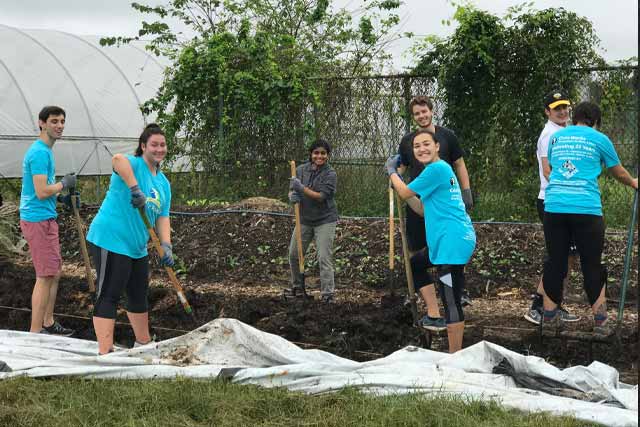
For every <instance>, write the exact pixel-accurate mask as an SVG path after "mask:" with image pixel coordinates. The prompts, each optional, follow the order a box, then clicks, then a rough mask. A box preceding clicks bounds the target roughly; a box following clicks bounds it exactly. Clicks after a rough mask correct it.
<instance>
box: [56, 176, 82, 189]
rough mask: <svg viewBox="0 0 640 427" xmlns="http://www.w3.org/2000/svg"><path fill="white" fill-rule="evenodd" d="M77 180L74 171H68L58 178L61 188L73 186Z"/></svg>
mask: <svg viewBox="0 0 640 427" xmlns="http://www.w3.org/2000/svg"><path fill="white" fill-rule="evenodd" d="M77 181H78V179H77V178H76V174H74V173H68V174H66V175H65V176H63V177H62V180H60V182H61V183H62V189H63V190H64V189H65V188H75V186H76V182H77Z"/></svg>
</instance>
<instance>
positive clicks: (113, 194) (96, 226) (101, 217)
mask: <svg viewBox="0 0 640 427" xmlns="http://www.w3.org/2000/svg"><path fill="white" fill-rule="evenodd" d="M127 159H128V160H129V162H130V163H131V168H132V169H133V174H134V175H135V177H136V180H137V181H138V185H139V186H140V190H142V192H143V193H144V194H145V195H146V196H147V204H146V207H145V210H146V212H147V217H148V218H149V222H151V224H152V225H155V223H156V220H157V219H158V217H160V216H166V217H168V216H169V207H170V206H171V186H170V184H169V180H167V178H166V177H165V176H164V174H163V173H162V172H160V171H158V172H157V174H156V175H155V176H153V175H152V174H151V171H149V168H148V167H147V164H146V163H145V161H144V159H143V158H142V157H135V156H127ZM87 240H88V241H90V242H91V243H93V244H94V245H96V246H99V247H101V248H104V249H106V250H108V251H111V252H114V253H117V254H120V255H126V256H128V257H131V258H134V259H138V258H142V257H144V256H146V255H147V242H148V240H149V232H148V231H147V228H146V227H145V225H144V222H142V218H141V217H140V213H138V210H137V209H135V208H134V207H133V206H132V205H131V191H130V190H129V187H128V186H127V184H126V183H125V182H124V181H123V179H122V178H120V175H118V174H117V173H115V172H114V173H113V174H111V183H110V185H109V191H108V192H107V195H106V197H105V199H104V201H103V202H102V206H100V210H99V211H98V214H97V215H96V217H95V218H94V219H93V222H92V223H91V226H90V227H89V233H88V234H87Z"/></svg>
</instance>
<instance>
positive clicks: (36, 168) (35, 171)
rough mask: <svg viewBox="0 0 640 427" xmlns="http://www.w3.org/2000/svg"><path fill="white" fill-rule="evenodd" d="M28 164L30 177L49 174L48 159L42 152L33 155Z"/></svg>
mask: <svg viewBox="0 0 640 427" xmlns="http://www.w3.org/2000/svg"><path fill="white" fill-rule="evenodd" d="M28 162H29V166H30V167H31V176H33V175H48V174H49V158H48V157H47V156H46V155H45V153H44V151H42V152H36V153H34V155H33V156H31V157H30V158H29V160H28Z"/></svg>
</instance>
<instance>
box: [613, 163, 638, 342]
mask: <svg viewBox="0 0 640 427" xmlns="http://www.w3.org/2000/svg"><path fill="white" fill-rule="evenodd" d="M636 176H637V174H636ZM637 216H638V190H636V191H635V194H634V195H633V205H632V207H631V221H630V222H629V232H628V235H627V251H626V253H625V256H624V269H623V270H622V289H621V290H620V301H619V304H618V319H617V322H616V330H615V332H616V337H617V338H618V340H619V339H620V337H621V333H622V320H623V315H624V303H625V301H626V297H627V285H628V283H629V269H630V267H631V260H632V258H633V232H634V231H635V229H636V219H637Z"/></svg>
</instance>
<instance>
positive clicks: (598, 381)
mask: <svg viewBox="0 0 640 427" xmlns="http://www.w3.org/2000/svg"><path fill="white" fill-rule="evenodd" d="M96 353H97V344H96V343H95V342H93V341H84V340H78V339H73V338H64V337H55V336H50V335H41V334H31V333H27V332H16V331H7V330H0V361H3V362H4V363H6V365H7V366H8V367H9V369H10V370H11V372H4V373H0V380H1V379H4V378H11V377H13V376H17V375H27V376H31V377H43V376H44V377H55V376H68V375H74V376H80V377H93V378H172V377H175V376H185V377H192V378H215V377H218V376H224V377H226V378H231V380H232V381H233V382H236V383H240V384H258V385H261V386H264V387H287V388H288V389H290V390H295V391H301V392H305V393H310V394H318V393H326V392H330V391H334V390H338V389H341V388H343V387H346V386H351V387H358V388H359V389H361V390H362V391H363V392H367V393H376V394H379V395H384V394H391V393H431V394H443V395H457V396H461V397H463V398H473V399H479V400H490V399H493V400H497V401H499V402H500V403H501V404H502V405H504V406H505V407H507V408H515V409H520V410H523V411H528V412H539V411H549V412H551V413H554V414H557V415H573V416H575V417H577V418H578V419H581V420H585V421H590V422H598V423H602V424H605V425H611V426H637V425H638V387H637V386H629V385H626V384H623V383H620V382H619V381H618V372H617V371H616V370H615V369H613V368H612V367H610V366H607V365H604V364H602V363H599V362H594V363H592V364H591V365H590V366H587V367H584V366H576V367H572V368H568V369H558V368H555V367H554V366H552V365H550V364H548V363H546V362H545V361H544V360H543V359H541V358H539V357H533V356H522V355H520V354H517V353H514V352H512V351H509V350H507V349H505V348H503V347H500V346H498V345H495V344H491V343H488V342H481V343H478V344H475V345H473V346H471V347H469V348H466V349H464V350H462V351H460V352H458V353H455V354H453V355H450V354H446V353H439V352H435V351H430V350H423V349H419V348H415V347H406V348H404V349H402V350H399V351H397V352H395V353H393V354H391V355H389V356H387V357H384V358H381V359H377V360H373V361H370V362H364V363H360V362H354V361H351V360H348V359H344V358H340V357H337V356H335V355H333V354H330V353H327V352H324V351H319V350H302V349H300V348H299V347H297V346H296V345H294V344H292V343H290V342H288V341H287V340H285V339H283V338H281V337H278V336H276V335H272V334H268V333H265V332H261V331H259V330H257V329H255V328H252V327H251V326H248V325H245V324H244V323H242V322H240V321H238V320H234V319H216V320H214V321H212V322H210V323H208V324H206V325H204V326H201V327H200V328H198V329H196V330H195V331H193V332H190V333H188V334H186V335H183V336H181V337H177V338H173V339H170V340H166V341H162V342H159V343H154V344H149V345H146V346H143V347H138V348H135V349H130V350H121V351H117V352H115V353H111V354H109V355H106V356H99V357H98V356H96ZM505 362H506V363H508V364H509V365H510V366H512V367H513V370H514V374H513V376H509V375H502V374H495V373H493V372H494V368H495V367H496V366H497V365H499V364H501V363H505ZM0 365H2V364H1V363H0ZM515 376H518V377H519V378H521V379H522V378H529V379H534V380H536V381H539V382H546V383H552V384H554V389H556V390H560V389H566V390H571V391H572V392H573V393H574V394H575V395H576V396H577V397H581V400H579V399H573V398H568V397H559V396H557V395H552V394H547V393H544V392H541V391H539V390H533V389H527V388H521V387H518V386H517V385H516V381H515V380H514V377H515Z"/></svg>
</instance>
